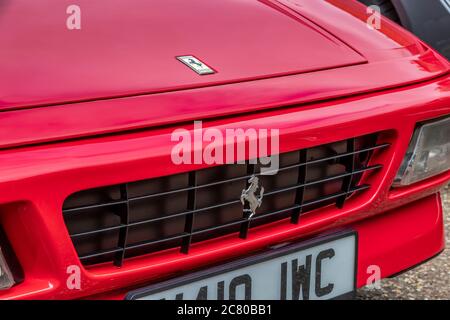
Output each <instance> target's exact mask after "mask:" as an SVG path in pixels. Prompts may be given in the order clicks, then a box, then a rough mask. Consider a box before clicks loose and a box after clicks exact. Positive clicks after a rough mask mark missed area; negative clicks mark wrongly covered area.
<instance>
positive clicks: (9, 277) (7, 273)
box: [0, 248, 14, 290]
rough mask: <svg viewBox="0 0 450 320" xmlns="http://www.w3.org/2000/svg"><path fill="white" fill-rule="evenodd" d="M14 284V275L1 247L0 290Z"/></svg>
mask: <svg viewBox="0 0 450 320" xmlns="http://www.w3.org/2000/svg"><path fill="white" fill-rule="evenodd" d="M13 285H14V276H13V274H12V272H11V270H10V269H9V267H8V264H7V263H6V260H5V257H4V256H3V252H2V248H0V290H2V289H9V288H11V287H12V286H13Z"/></svg>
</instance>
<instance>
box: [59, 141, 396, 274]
mask: <svg viewBox="0 0 450 320" xmlns="http://www.w3.org/2000/svg"><path fill="white" fill-rule="evenodd" d="M386 147H388V144H377V135H375V134H373V135H367V136H363V137H358V138H352V139H348V140H344V141H339V142H335V143H331V144H327V145H321V146H317V147H313V148H309V149H303V150H299V151H295V152H289V153H283V154H281V155H280V170H279V172H278V173H277V174H276V175H259V172H260V171H259V169H260V168H259V165H258V164H251V163H247V164H233V165H223V166H217V167H212V168H208V169H202V170H197V171H191V172H187V173H182V174H177V175H172V176H166V177H160V178H154V179H149V180H143V181H136V182H129V183H124V184H120V185H114V186H107V187H102V188H96V189H90V190H85V191H80V192H77V193H75V194H73V195H71V196H70V197H68V198H67V199H66V201H65V202H64V206H63V215H64V220H65V222H66V225H67V228H68V230H69V233H70V237H71V239H72V241H73V244H74V246H75V248H76V251H77V252H78V255H79V257H80V259H81V261H82V262H83V264H85V265H90V264H95V263H101V262H108V261H109V262H113V263H114V264H115V265H116V266H121V265H122V263H123V261H124V259H126V258H128V257H133V256H138V255H143V254H147V253H152V252H156V251H161V250H166V249H174V248H177V247H178V248H179V249H180V251H181V252H182V253H185V254H187V253H188V251H189V248H190V246H191V244H192V243H196V242H199V241H203V240H207V239H211V238H216V237H219V236H222V235H226V234H231V233H236V234H237V236H239V237H240V238H242V239H245V238H246V237H247V234H248V232H251V228H252V227H255V226H259V225H262V224H267V223H270V222H274V221H277V220H281V219H286V218H289V219H290V221H291V223H294V224H297V223H299V221H300V220H301V216H302V214H304V213H306V212H308V211H311V210H314V209H317V208H321V207H324V206H328V205H335V206H337V207H338V208H342V207H343V206H344V203H345V201H346V199H347V198H349V197H350V196H351V195H353V194H355V193H358V192H361V191H363V190H366V189H368V188H369V187H370V186H369V185H368V184H362V181H361V178H362V177H363V175H372V174H376V171H377V169H380V168H381V167H382V165H380V164H369V159H370V158H371V156H372V155H373V153H374V152H381V151H382V149H385V148H386ZM253 175H256V176H258V178H259V180H260V185H262V186H263V187H264V189H265V193H264V198H263V201H262V205H261V207H260V208H258V210H257V213H256V215H255V216H253V217H252V219H251V220H250V221H249V220H248V219H247V215H248V214H247V213H245V212H244V207H243V205H242V203H241V200H240V196H241V192H242V190H243V189H245V188H247V187H248V185H249V182H248V180H249V179H250V178H251V177H252V176H253ZM365 180H366V179H365ZM249 229H250V231H249Z"/></svg>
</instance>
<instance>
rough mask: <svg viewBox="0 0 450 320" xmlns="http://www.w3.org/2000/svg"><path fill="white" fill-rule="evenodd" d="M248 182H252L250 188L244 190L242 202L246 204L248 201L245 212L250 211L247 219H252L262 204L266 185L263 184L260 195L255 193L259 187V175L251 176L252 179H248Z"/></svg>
mask: <svg viewBox="0 0 450 320" xmlns="http://www.w3.org/2000/svg"><path fill="white" fill-rule="evenodd" d="M248 183H250V185H249V186H248V188H247V189H244V190H242V193H241V202H242V205H243V206H245V203H246V202H247V203H248V208H244V212H246V213H248V216H247V219H249V220H250V219H251V218H252V217H253V216H254V215H255V213H256V209H258V208H259V207H260V206H261V204H262V199H263V197H264V187H262V186H261V188H260V190H259V197H258V196H256V195H255V193H256V192H257V191H258V188H259V178H258V177H257V176H251V177H250V179H248Z"/></svg>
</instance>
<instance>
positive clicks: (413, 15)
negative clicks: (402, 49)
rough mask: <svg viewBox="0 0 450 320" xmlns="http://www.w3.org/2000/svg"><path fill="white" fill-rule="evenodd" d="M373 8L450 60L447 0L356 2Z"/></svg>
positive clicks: (449, 26) (372, 0)
mask: <svg viewBox="0 0 450 320" xmlns="http://www.w3.org/2000/svg"><path fill="white" fill-rule="evenodd" d="M359 1H360V2H362V3H364V4H366V5H368V6H370V5H377V6H379V7H380V9H381V13H382V14H384V15H385V16H386V17H388V18H390V19H391V20H393V21H395V22H397V23H399V24H401V25H402V26H403V27H405V28H406V29H408V30H410V31H411V32H413V33H414V34H415V35H417V36H418V37H419V38H421V39H422V40H424V41H425V42H427V43H428V44H429V45H431V46H433V47H434V48H435V49H437V50H438V51H439V52H440V53H441V54H443V55H444V56H445V57H447V59H450V0H359Z"/></svg>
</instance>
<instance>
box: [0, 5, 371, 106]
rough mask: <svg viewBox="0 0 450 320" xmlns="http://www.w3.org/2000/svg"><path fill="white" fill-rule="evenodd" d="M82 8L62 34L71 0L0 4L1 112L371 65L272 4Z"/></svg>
mask: <svg viewBox="0 0 450 320" xmlns="http://www.w3.org/2000/svg"><path fill="white" fill-rule="evenodd" d="M77 4H78V5H79V7H80V9H81V20H80V21H81V30H68V29H67V28H66V19H67V17H68V16H69V15H68V14H66V8H67V6H68V3H67V1H57V0H53V1H48V0H47V1H11V2H9V1H6V4H5V5H3V6H1V7H0V43H1V46H2V49H1V50H0V74H1V78H0V106H1V107H3V108H10V107H21V106H29V105H43V104H57V103H62V102H68V101H79V100H92V99H97V98H105V97H114V96H126V95H134V94H142V93H153V92H165V91H171V90H178V89H186V88H194V87H198V86H209V85H215V84H223V83H230V82H237V81H244V80H250V79H260V78H266V77H273V76H280V75H288V74H296V73H302V72H310V71H315V70H321V69H328V68H337V67H342V66H349V65H353V64H359V63H364V62H366V59H365V58H363V57H362V56H361V55H360V54H358V53H357V52H356V51H354V50H353V49H351V48H349V47H348V46H346V45H345V44H344V43H343V42H341V41H340V40H338V39H337V38H335V37H334V36H332V35H331V34H330V33H327V32H326V31H324V30H321V29H319V28H318V27H317V26H315V25H314V24H312V23H311V22H309V21H307V20H306V19H305V18H303V17H301V16H300V15H298V14H295V13H293V12H289V11H286V10H285V9H283V8H282V7H275V6H274V5H273V4H271V3H270V2H269V1H236V0H233V1H210V0H189V1H186V0H170V1H168V0H152V1H144V0H131V1H130V0H128V1H123V0H109V1H92V0H84V1H83V0H82V1H77ZM24 16H26V17H27V19H23V17H24ZM19 21H20V22H19ZM181 55H194V56H196V57H197V58H199V59H200V60H202V61H203V62H205V63H206V64H208V65H209V66H211V67H212V68H213V69H215V70H216V71H217V73H216V74H212V75H207V76H206V75H204V76H200V75H197V74H196V73H195V72H193V71H192V70H190V69H189V68H187V67H186V66H185V65H183V64H182V63H180V62H179V61H178V60H176V59H175V57H176V56H181Z"/></svg>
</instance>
